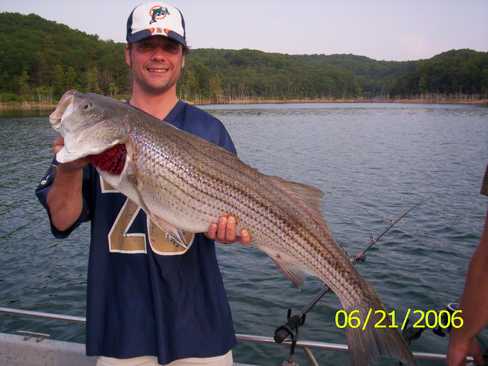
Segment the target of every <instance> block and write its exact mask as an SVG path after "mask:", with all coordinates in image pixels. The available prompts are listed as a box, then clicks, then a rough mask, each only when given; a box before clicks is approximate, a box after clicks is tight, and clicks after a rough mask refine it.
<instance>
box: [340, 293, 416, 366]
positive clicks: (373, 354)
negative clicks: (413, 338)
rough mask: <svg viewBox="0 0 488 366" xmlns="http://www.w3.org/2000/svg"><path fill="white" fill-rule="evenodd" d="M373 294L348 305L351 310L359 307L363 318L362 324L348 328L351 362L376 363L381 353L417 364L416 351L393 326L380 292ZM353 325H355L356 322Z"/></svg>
mask: <svg viewBox="0 0 488 366" xmlns="http://www.w3.org/2000/svg"><path fill="white" fill-rule="evenodd" d="M369 298H370V299H371V300H365V301H363V302H362V303H361V304H359V305H356V306H350V307H349V306H348V307H347V308H346V309H345V310H346V311H347V314H351V312H352V311H354V310H357V311H356V312H354V313H353V314H354V315H355V316H357V317H358V318H359V319H360V326H359V327H357V328H355V327H354V328H352V327H347V331H346V336H347V341H348V345H349V350H350V352H351V357H352V362H351V364H352V365H353V366H360V365H372V364H373V363H374V362H375V360H376V359H377V358H379V357H389V358H396V359H398V360H400V361H401V362H402V364H403V365H409V366H410V365H415V360H414V358H413V355H412V352H411V351H410V350H409V349H408V345H407V343H406V342H405V339H404V338H403V336H402V335H401V334H400V332H399V331H398V330H397V329H395V328H393V326H394V324H391V322H390V320H391V319H389V318H390V317H389V316H388V315H387V314H386V313H385V309H384V306H383V304H381V302H380V300H379V299H378V297H377V296H376V294H371V296H370V297H369ZM384 315H386V316H384ZM365 323H366V324H365ZM350 325H352V326H355V324H354V323H351V324H350ZM382 326H384V328H383V327H382Z"/></svg>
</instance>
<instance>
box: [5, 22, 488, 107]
mask: <svg viewBox="0 0 488 366" xmlns="http://www.w3.org/2000/svg"><path fill="white" fill-rule="evenodd" d="M124 47H125V45H124V44H123V43H115V42H113V41H104V40H100V39H99V38H98V36H96V35H89V34H86V33H84V32H81V31H78V30H73V29H70V28H69V27H67V26H66V25H63V24H59V23H56V22H52V21H48V20H46V19H43V18H41V17H39V16H37V15H35V14H30V15H21V14H17V13H0V101H4V102H5V101H37V102H47V103H52V102H54V101H56V100H57V99H58V98H59V96H60V95H62V93H63V92H64V91H66V90H68V89H72V88H75V89H78V90H80V91H90V92H96V93H102V94H106V95H111V96H124V95H128V94H130V80H129V73H128V69H127V66H126V65H125V62H124ZM178 94H179V95H180V97H181V98H183V99H187V100H191V101H196V102H198V101H213V102H226V101H230V100H245V99H276V100H287V99H318V98H320V99H325V98H326V99H337V98H340V99H344V98H398V97H401V98H418V97H425V96H427V97H428V96H432V95H436V96H443V97H456V98H460V97H462V98H488V52H477V51H473V50H469V49H463V50H451V51H447V52H444V53H442V54H439V55H437V56H434V57H432V58H431V59H427V60H417V61H404V62H397V61H377V60H373V59H370V58H368V57H364V56H355V55H287V54H279V53H267V52H262V51H257V50H250V49H243V50H225V49H195V50H191V51H190V53H189V55H188V56H187V62H186V67H185V71H184V74H183V77H182V79H181V81H180V82H179V84H178Z"/></svg>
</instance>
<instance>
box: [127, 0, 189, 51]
mask: <svg viewBox="0 0 488 366" xmlns="http://www.w3.org/2000/svg"><path fill="white" fill-rule="evenodd" d="M155 35H160V36H164V37H168V38H170V39H172V40H174V41H176V42H178V43H180V44H182V45H183V46H184V47H186V37H185V20H184V19H183V14H181V11H180V10H179V9H177V8H175V7H174V6H172V5H169V4H165V3H162V2H159V1H152V2H149V3H143V4H140V5H138V6H136V7H135V8H134V10H132V12H131V13H130V15H129V18H128V19H127V37H126V39H127V43H133V42H138V41H141V40H143V39H145V38H148V37H151V36H155Z"/></svg>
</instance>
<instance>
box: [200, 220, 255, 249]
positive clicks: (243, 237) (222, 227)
mask: <svg viewBox="0 0 488 366" xmlns="http://www.w3.org/2000/svg"><path fill="white" fill-rule="evenodd" d="M236 227H237V221H236V218H235V217H234V216H232V215H228V216H221V217H220V218H219V222H218V223H217V224H212V225H210V227H209V229H208V231H207V233H206V234H205V235H206V236H207V238H209V239H212V240H217V241H219V242H221V243H223V244H231V243H235V242H239V243H241V244H244V245H249V244H251V241H252V238H251V234H250V233H249V231H247V230H246V229H242V230H241V232H240V233H239V235H237V230H236Z"/></svg>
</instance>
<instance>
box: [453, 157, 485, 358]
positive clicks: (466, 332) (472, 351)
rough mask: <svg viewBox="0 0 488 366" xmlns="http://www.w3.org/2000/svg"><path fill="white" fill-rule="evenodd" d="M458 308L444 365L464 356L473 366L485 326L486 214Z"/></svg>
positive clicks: (483, 185)
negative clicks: (458, 319)
mask: <svg viewBox="0 0 488 366" xmlns="http://www.w3.org/2000/svg"><path fill="white" fill-rule="evenodd" d="M481 194H484V195H486V196H488V166H487V167H486V173H485V178H484V180H483V184H482V187H481ZM460 308H461V309H462V310H463V314H462V315H463V320H464V323H463V326H462V327H461V328H458V329H452V331H451V336H450V339H449V349H448V352H447V361H448V364H449V366H461V365H463V366H464V365H465V359H466V356H473V357H474V360H475V362H476V364H477V365H483V364H484V362H483V357H482V354H481V349H480V346H479V344H478V342H477V340H476V338H475V337H476V335H477V334H478V333H479V332H480V331H481V330H483V328H485V327H486V326H487V325H488V211H487V213H486V217H485V225H484V229H483V233H482V234H481V239H480V243H479V245H478V247H477V248H476V251H475V252H474V254H473V257H472V258H471V263H470V264H469V269H468V275H467V277H466V284H465V287H464V292H463V295H462V297H461V304H460Z"/></svg>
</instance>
